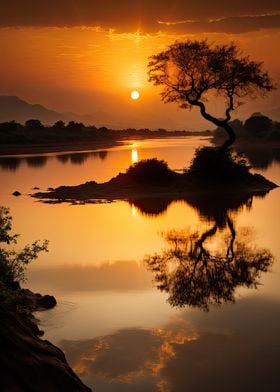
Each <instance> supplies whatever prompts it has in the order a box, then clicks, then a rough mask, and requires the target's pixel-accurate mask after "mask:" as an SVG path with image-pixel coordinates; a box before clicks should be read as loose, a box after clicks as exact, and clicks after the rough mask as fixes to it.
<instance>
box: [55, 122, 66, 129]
mask: <svg viewBox="0 0 280 392" xmlns="http://www.w3.org/2000/svg"><path fill="white" fill-rule="evenodd" d="M53 126H54V127H55V128H64V127H65V122H64V121H61V120H59V121H56V122H55V123H54V124H53Z"/></svg>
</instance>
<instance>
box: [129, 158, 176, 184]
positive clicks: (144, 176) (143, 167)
mask: <svg viewBox="0 0 280 392" xmlns="http://www.w3.org/2000/svg"><path fill="white" fill-rule="evenodd" d="M174 174H175V173H174V172H172V171H171V170H170V169H169V168H168V166H167V163H166V162H164V161H161V160H158V159H155V158H153V159H147V160H143V161H140V162H138V163H135V164H134V165H133V166H130V167H129V168H128V169H127V172H126V178H127V179H128V180H129V181H133V182H137V183H147V184H159V183H166V182H168V181H170V180H171V179H172V178H174Z"/></svg>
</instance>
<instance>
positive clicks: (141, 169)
mask: <svg viewBox="0 0 280 392" xmlns="http://www.w3.org/2000/svg"><path fill="white" fill-rule="evenodd" d="M276 187H277V185H276V184H274V183H273V182H271V181H269V180H267V179H266V178H265V177H263V176H262V175H260V174H252V173H250V171H249V165H248V162H247V160H246V159H245V158H244V157H243V156H240V155H238V154H235V153H233V152H232V151H231V150H228V149H226V150H221V149H220V148H214V147H203V148H200V149H198V150H197V152H196V155H195V157H194V159H193V162H192V164H191V166H190V167H189V168H188V169H186V170H185V172H184V173H177V172H175V171H172V170H170V169H169V167H168V166H167V164H166V163H165V162H163V161H160V160H157V159H149V160H145V161H140V162H138V163H136V164H134V165H133V166H130V167H129V168H128V170H127V171H126V173H119V174H118V175H117V176H116V177H114V178H112V179H111V180H110V181H108V182H105V183H102V184H98V183H96V182H95V181H89V182H86V183H84V184H80V185H77V186H60V187H58V188H56V189H53V190H50V191H47V192H36V193H34V194H32V196H33V197H35V198H38V199H40V200H42V201H45V202H49V203H61V202H70V203H86V202H87V203H90V202H91V203H96V202H97V203H102V202H111V201H114V200H127V201H133V200H139V199H147V198H164V199H169V200H180V199H188V198H193V196H197V195H205V194H208V195H211V197H214V196H215V194H216V196H218V195H222V194H227V195H232V194H238V193H239V194H252V195H256V194H261V193H266V192H268V191H270V190H272V189H274V188H276Z"/></svg>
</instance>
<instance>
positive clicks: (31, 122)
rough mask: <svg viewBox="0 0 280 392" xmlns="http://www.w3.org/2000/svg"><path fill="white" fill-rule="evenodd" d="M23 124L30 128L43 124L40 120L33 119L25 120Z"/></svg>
mask: <svg viewBox="0 0 280 392" xmlns="http://www.w3.org/2000/svg"><path fill="white" fill-rule="evenodd" d="M25 126H26V127H27V128H32V129H35V128H43V124H42V123H41V121H40V120H33V119H30V120H27V121H26V122H25Z"/></svg>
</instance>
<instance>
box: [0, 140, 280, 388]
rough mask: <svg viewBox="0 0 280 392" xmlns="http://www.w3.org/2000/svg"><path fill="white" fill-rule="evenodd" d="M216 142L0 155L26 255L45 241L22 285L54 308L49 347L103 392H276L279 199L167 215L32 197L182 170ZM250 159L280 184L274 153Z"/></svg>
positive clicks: (164, 209) (191, 203)
mask: <svg viewBox="0 0 280 392" xmlns="http://www.w3.org/2000/svg"><path fill="white" fill-rule="evenodd" d="M207 143H208V141H206V140H201V139H199V138H189V139H170V140H146V141H137V142H134V143H133V142H129V143H128V144H127V145H125V146H120V147H115V148H112V149H109V150H107V151H99V152H87V153H75V154H74V153H68V154H65V153H64V154H60V155H55V154H51V155H46V156H40V157H28V156H26V157H21V159H16V158H14V157H6V158H0V180H1V184H2V187H1V205H5V206H8V207H10V209H11V213H12V215H13V217H14V231H15V232H18V233H21V237H20V241H19V246H20V245H22V244H25V243H27V242H29V243H30V242H32V241H34V240H35V239H45V238H46V239H49V240H50V247H49V250H50V251H49V253H48V254H45V255H42V257H40V259H39V260H38V261H36V262H34V264H33V265H31V266H30V268H29V270H28V278H29V279H28V282H27V286H28V287H30V288H31V289H32V290H35V291H39V292H41V293H49V294H54V295H55V296H56V297H57V299H58V306H57V307H56V308H55V309H53V310H51V311H48V312H45V313H41V314H39V318H40V320H41V324H42V328H43V329H44V330H45V332H46V333H45V338H46V339H49V340H51V341H52V342H54V343H55V344H57V345H59V346H60V347H61V348H62V349H63V350H64V352H65V353H66V356H67V359H68V361H69V362H70V364H71V365H72V366H73V368H74V369H75V371H76V372H77V373H78V374H79V375H80V377H81V378H82V379H83V380H84V382H85V383H86V384H88V385H90V386H91V387H92V388H94V390H95V391H102V392H103V391H120V392H123V391H133V392H134V391H139V392H140V391H141V392H143V391H145V392H146V391H147V392H153V391H161V392H169V391H176V392H177V391H178V392H180V391H184V392H185V391H191V392H197V391H199V392H200V391H213V392H217V391H237V390H238V391H262V392H264V391H265V392H266V391H268V392H270V391H277V390H279V388H280V384H279V370H280V367H279V357H280V336H279V330H280V293H279V283H280V267H279V261H278V260H279V257H280V241H279V218H280V207H279V196H280V191H279V189H276V190H274V191H272V192H270V193H269V194H268V195H266V196H265V197H263V198H256V197H254V198H253V199H249V200H248V199H247V198H241V199H239V200H224V199H223V200H207V199H205V200H197V199H194V200H188V201H178V202H174V203H171V204H169V205H168V203H165V202H164V201H161V202H157V203H156V205H155V203H154V204H151V202H150V201H145V202H144V203H140V204H139V203H136V205H133V204H129V203H127V202H116V203H110V204H94V205H93V204H91V205H80V206H71V205H64V204H61V205H48V204H42V203H39V202H38V201H36V200H34V199H32V198H30V197H29V196H28V194H29V193H30V192H32V189H33V188H34V187H39V188H40V189H46V188H48V187H56V186H58V185H62V184H65V185H68V184H69V185H74V184H78V183H82V182H85V181H88V180H96V181H98V182H100V181H106V180H108V179H110V178H111V177H112V176H114V175H116V174H117V173H118V172H119V171H125V169H126V168H127V167H128V166H129V165H130V164H131V162H135V161H137V160H139V159H146V158H150V157H158V158H160V159H164V160H166V161H167V162H168V164H169V166H170V167H171V168H172V169H176V170H181V169H182V168H184V167H185V166H187V165H188V163H189V162H190V160H191V158H192V155H193V153H194V150H195V148H196V147H197V146H198V145H201V144H207ZM250 154H251V159H252V161H253V162H254V166H255V169H254V170H255V171H257V172H261V173H262V174H264V175H265V176H266V177H267V178H269V179H271V180H272V181H275V182H277V183H278V184H280V164H279V151H277V152H275V154H274V153H273V154H272V152H271V149H270V152H269V153H267V152H266V151H264V152H263V151H262V152H260V151H258V152H257V153H252V152H250ZM15 190H18V191H20V192H21V193H22V194H23V195H22V196H21V197H19V198H15V197H13V196H12V195H11V194H12V192H14V191H15ZM151 212H152V214H151ZM170 231H172V233H171V234H169V238H168V239H169V241H167V240H166V238H165V237H166V233H168V232H170ZM164 233H165V235H164ZM231 245H232V246H231ZM155 253H157V257H154V255H155ZM144 259H145V260H144ZM143 260H144V261H143ZM194 266H195V267H194ZM157 286H160V287H161V288H162V289H163V291H161V290H158V288H157ZM217 303H219V305H217Z"/></svg>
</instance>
